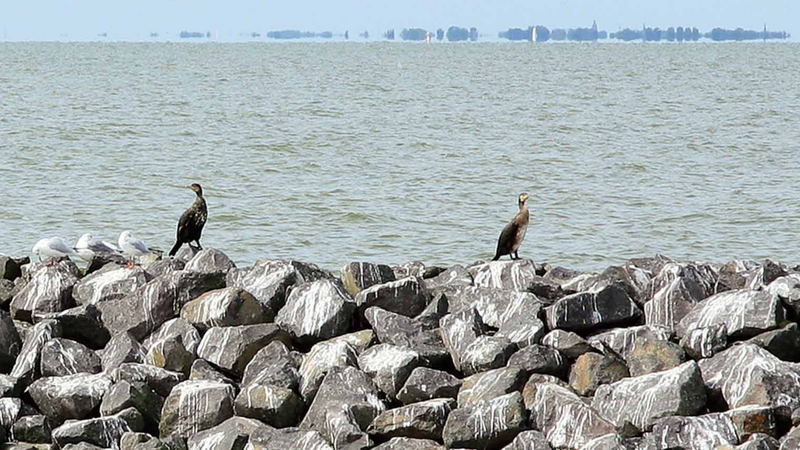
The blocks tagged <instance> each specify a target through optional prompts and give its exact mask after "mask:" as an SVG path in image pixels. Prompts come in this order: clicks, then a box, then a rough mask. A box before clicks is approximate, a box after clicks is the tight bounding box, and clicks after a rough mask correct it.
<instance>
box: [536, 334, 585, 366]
mask: <svg viewBox="0 0 800 450" xmlns="http://www.w3.org/2000/svg"><path fill="white" fill-rule="evenodd" d="M542 345H546V346H548V347H552V348H554V349H556V350H558V351H559V352H560V353H561V354H562V355H564V356H566V357H567V358H571V359H576V358H578V357H579V356H581V355H583V354H584V353H588V352H593V351H595V348H594V347H592V346H591V345H590V344H589V342H588V341H586V340H585V339H584V338H582V337H580V336H578V335H577V334H576V333H573V332H571V331H564V330H553V331H551V332H549V333H547V334H546V335H545V336H544V337H543V338H542Z"/></svg>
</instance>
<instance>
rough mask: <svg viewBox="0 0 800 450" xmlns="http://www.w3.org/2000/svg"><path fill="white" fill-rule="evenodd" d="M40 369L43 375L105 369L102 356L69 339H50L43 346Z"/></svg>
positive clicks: (90, 371) (51, 375)
mask: <svg viewBox="0 0 800 450" xmlns="http://www.w3.org/2000/svg"><path fill="white" fill-rule="evenodd" d="M40 358H41V361H40V363H39V364H40V370H41V374H42V376H43V377H61V376H65V375H74V374H76V373H81V372H86V373H98V372H101V371H102V370H103V366H102V364H101V362H100V357H99V356H97V354H96V353H95V352H94V351H93V350H91V349H90V348H88V347H86V346H85V345H83V344H81V343H78V342H75V341H71V340H69V339H60V338H55V339H50V340H49V341H47V342H46V343H45V344H44V345H43V346H42V351H41V355H40Z"/></svg>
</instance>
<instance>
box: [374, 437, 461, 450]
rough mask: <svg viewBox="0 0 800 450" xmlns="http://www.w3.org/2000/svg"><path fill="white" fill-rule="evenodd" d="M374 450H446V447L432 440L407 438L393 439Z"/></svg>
mask: <svg viewBox="0 0 800 450" xmlns="http://www.w3.org/2000/svg"><path fill="white" fill-rule="evenodd" d="M374 450H446V449H445V447H444V446H442V445H441V444H439V443H438V442H436V441H433V440H430V439H412V438H406V437H397V438H391V439H389V440H388V441H386V442H384V443H383V444H381V445H379V446H377V447H375V448H374Z"/></svg>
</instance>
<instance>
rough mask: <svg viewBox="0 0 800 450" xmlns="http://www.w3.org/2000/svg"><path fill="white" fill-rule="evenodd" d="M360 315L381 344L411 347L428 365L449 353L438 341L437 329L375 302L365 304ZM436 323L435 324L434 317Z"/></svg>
mask: <svg viewBox="0 0 800 450" xmlns="http://www.w3.org/2000/svg"><path fill="white" fill-rule="evenodd" d="M364 317H365V318H366V319H367V322H369V324H370V326H371V327H372V329H373V331H374V332H375V334H376V335H377V336H378V341H380V343H382V344H391V345H396V346H399V347H406V348H409V349H411V350H414V351H416V352H417V353H419V355H420V357H421V358H422V359H423V360H424V361H426V363H427V364H430V365H440V364H445V363H446V361H447V360H448V359H449V357H450V355H449V354H448V353H447V349H446V348H445V347H444V344H442V339H441V337H440V336H439V331H438V330H437V329H434V328H432V327H431V326H429V325H427V324H425V323H423V322H421V321H419V320H417V319H412V318H410V317H406V316H403V315H400V314H396V313H392V312H389V311H386V310H384V309H382V308H378V307H375V306H373V307H372V308H367V310H366V311H364ZM436 326H437V327H438V321H437V324H436Z"/></svg>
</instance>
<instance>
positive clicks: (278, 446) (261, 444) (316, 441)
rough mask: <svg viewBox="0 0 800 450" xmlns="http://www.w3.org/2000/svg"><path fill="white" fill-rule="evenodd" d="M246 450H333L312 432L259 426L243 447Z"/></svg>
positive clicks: (319, 435) (316, 433)
mask: <svg viewBox="0 0 800 450" xmlns="http://www.w3.org/2000/svg"><path fill="white" fill-rule="evenodd" d="M245 448H246V449H247V450H288V449H294V448H301V449H303V450H334V448H333V447H331V445H330V444H328V443H327V442H326V441H325V439H324V438H323V437H322V435H321V434H320V433H319V432H317V431H314V430H303V429H300V428H282V429H275V428H272V427H269V426H266V425H264V426H261V427H258V428H256V429H255V430H253V432H252V433H251V434H250V440H249V441H248V442H247V446H246V447H245Z"/></svg>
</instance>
